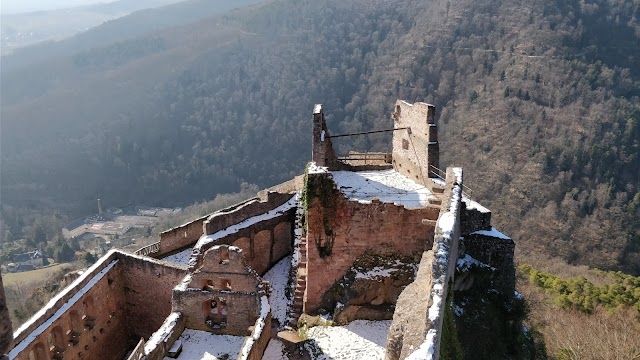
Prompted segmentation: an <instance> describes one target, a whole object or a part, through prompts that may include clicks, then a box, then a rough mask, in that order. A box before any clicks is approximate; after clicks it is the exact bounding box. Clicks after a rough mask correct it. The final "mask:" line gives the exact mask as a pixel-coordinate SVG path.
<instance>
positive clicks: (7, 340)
mask: <svg viewBox="0 0 640 360" xmlns="http://www.w3.org/2000/svg"><path fill="white" fill-rule="evenodd" d="M12 340H13V330H12V329H11V318H10V317H9V309H7V301H6V300H5V298H4V286H3V285H2V272H1V271H0V359H3V358H4V356H3V354H6V353H7V351H8V350H9V346H10V345H11V341H12Z"/></svg>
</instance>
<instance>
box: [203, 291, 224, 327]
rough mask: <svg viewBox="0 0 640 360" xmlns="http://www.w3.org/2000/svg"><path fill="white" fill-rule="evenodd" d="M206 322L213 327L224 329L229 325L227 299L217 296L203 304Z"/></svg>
mask: <svg viewBox="0 0 640 360" xmlns="http://www.w3.org/2000/svg"><path fill="white" fill-rule="evenodd" d="M202 310H203V311H204V316H205V320H204V322H205V323H206V324H207V325H208V326H209V327H210V328H212V329H214V330H216V329H223V328H225V327H226V326H227V301H226V300H225V299H223V298H219V297H215V298H213V299H211V300H207V301H205V302H204V303H203V304H202Z"/></svg>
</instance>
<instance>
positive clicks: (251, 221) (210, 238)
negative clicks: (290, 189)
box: [188, 196, 298, 266]
mask: <svg viewBox="0 0 640 360" xmlns="http://www.w3.org/2000/svg"><path fill="white" fill-rule="evenodd" d="M297 206H298V199H297V197H296V196H293V197H291V199H289V201H287V202H285V203H284V204H282V205H280V206H278V207H277V208H275V209H272V210H269V211H267V212H266V213H263V214H260V215H256V216H252V217H250V218H248V219H246V220H244V221H241V222H239V223H237V224H234V225H231V226H229V227H227V228H226V229H223V230H220V231H217V232H215V233H213V234H210V235H203V236H202V237H200V239H199V240H198V242H197V243H196V245H195V246H194V247H193V251H192V254H191V257H190V259H189V261H188V265H189V266H195V265H196V264H197V262H198V257H199V255H200V254H201V253H202V248H203V247H205V246H206V245H208V244H211V243H213V242H215V241H217V240H219V239H221V238H223V237H225V236H227V235H231V234H235V233H237V232H238V231H240V230H242V229H245V228H248V227H250V226H252V225H255V224H257V223H259V222H261V221H266V220H270V219H274V218H277V217H279V216H282V215H283V214H284V213H286V212H287V211H289V210H291V209H293V208H294V207H297Z"/></svg>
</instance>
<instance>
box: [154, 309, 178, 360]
mask: <svg viewBox="0 0 640 360" xmlns="http://www.w3.org/2000/svg"><path fill="white" fill-rule="evenodd" d="M185 324H186V318H185V316H184V315H183V314H182V313H178V312H174V313H171V315H169V316H168V317H167V318H166V319H165V321H164V323H163V324H162V326H160V328H158V330H157V331H156V332H155V333H153V335H151V337H150V338H149V340H148V341H147V342H146V343H145V344H144V354H145V356H146V358H145V360H162V359H164V358H165V355H166V354H167V351H169V349H171V346H172V345H173V343H175V342H176V340H178V338H180V335H182V332H183V331H184V326H185Z"/></svg>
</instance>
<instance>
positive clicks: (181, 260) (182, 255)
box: [161, 248, 193, 266]
mask: <svg viewBox="0 0 640 360" xmlns="http://www.w3.org/2000/svg"><path fill="white" fill-rule="evenodd" d="M192 252H193V248H188V249H185V250H182V251H180V252H179V253H175V254H173V255H169V256H167V257H165V258H162V259H161V260H162V261H166V262H170V263H174V264H178V265H182V266H187V265H189V258H190V257H191V253H192Z"/></svg>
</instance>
